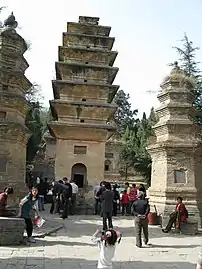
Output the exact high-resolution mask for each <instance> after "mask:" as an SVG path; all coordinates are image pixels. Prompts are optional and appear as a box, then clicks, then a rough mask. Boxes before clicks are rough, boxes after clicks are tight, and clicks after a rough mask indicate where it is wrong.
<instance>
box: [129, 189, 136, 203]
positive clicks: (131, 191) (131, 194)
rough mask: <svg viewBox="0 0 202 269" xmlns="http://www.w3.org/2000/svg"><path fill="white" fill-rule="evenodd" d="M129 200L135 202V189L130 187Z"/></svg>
mask: <svg viewBox="0 0 202 269" xmlns="http://www.w3.org/2000/svg"><path fill="white" fill-rule="evenodd" d="M129 200H130V201H136V200H137V189H136V188H133V187H132V188H131V189H130V193H129Z"/></svg>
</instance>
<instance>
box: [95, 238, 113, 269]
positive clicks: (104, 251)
mask: <svg viewBox="0 0 202 269" xmlns="http://www.w3.org/2000/svg"><path fill="white" fill-rule="evenodd" d="M92 241H93V242H95V243H97V244H98V247H99V249H100V258H99V260H98V265H97V268H98V269H112V259H113V258H114V254H115V249H116V248H115V246H105V241H101V240H100V238H97V237H93V238H92Z"/></svg>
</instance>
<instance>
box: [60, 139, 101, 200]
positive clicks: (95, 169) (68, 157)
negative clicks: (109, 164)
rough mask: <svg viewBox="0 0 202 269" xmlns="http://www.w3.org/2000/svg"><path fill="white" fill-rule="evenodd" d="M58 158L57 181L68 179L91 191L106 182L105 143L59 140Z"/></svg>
mask: <svg viewBox="0 0 202 269" xmlns="http://www.w3.org/2000/svg"><path fill="white" fill-rule="evenodd" d="M56 156H57V157H56V159H55V178H56V180H59V179H61V178H63V177H67V178H69V179H71V180H72V181H73V180H74V181H75V183H76V184H77V185H78V186H79V188H81V189H82V188H85V187H88V188H89V187H90V188H91V190H92V189H93V187H94V186H95V185H98V184H100V182H101V181H103V180H104V160H105V142H95V141H91V142H90V141H80V140H64V139H57V141H56ZM91 195H92V194H91Z"/></svg>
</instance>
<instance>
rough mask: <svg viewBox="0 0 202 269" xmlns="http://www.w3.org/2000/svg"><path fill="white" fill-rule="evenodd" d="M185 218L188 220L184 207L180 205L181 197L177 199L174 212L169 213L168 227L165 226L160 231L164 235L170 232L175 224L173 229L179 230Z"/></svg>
mask: <svg viewBox="0 0 202 269" xmlns="http://www.w3.org/2000/svg"><path fill="white" fill-rule="evenodd" d="M187 218H188V211H187V209H186V207H185V205H184V204H183V203H182V197H178V198H177V205H176V207H175V211H174V212H173V213H171V215H170V219H169V222H168V225H167V226H166V228H165V229H162V231H163V232H164V233H168V232H169V231H170V230H171V228H172V226H173V224H175V228H176V229H177V230H180V225H181V224H182V223H185V222H186V221H187Z"/></svg>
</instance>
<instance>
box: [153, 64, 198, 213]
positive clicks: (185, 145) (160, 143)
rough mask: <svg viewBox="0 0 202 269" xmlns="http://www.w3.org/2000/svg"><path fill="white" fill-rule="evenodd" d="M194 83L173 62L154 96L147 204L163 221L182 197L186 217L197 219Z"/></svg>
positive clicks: (196, 138) (196, 141)
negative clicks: (150, 171) (154, 112)
mask: <svg viewBox="0 0 202 269" xmlns="http://www.w3.org/2000/svg"><path fill="white" fill-rule="evenodd" d="M193 87H194V81H192V80H191V79H190V78H188V77H186V76H185V74H184V73H183V72H182V71H181V70H180V69H179V67H178V65H177V62H176V63H175V68H174V69H173V70H172V71H171V74H170V75H169V76H168V77H166V78H165V80H164V82H163V83H162V85H161V89H162V90H161V92H160V93H159V95H158V100H159V102H160V107H159V108H158V109H157V110H156V113H157V116H158V118H159V121H158V123H157V124H156V125H155V126H154V127H153V129H154V132H155V140H156V141H155V142H153V143H152V144H150V145H149V147H148V151H149V153H150V155H151V157H152V178H151V187H150V189H149V198H150V204H151V205H155V206H156V208H157V211H158V213H160V214H163V216H164V217H165V218H166V216H168V214H170V213H171V212H173V210H174V209H175V205H176V198H177V197H178V196H182V197H183V199H184V202H185V204H186V207H187V209H188V211H189V215H195V216H196V217H197V218H199V209H198V203H197V188H198V187H197V175H196V171H195V152H196V148H197V145H198V142H199V140H198V137H197V136H198V134H197V132H198V131H197V128H196V126H195V124H194V123H193V120H192V118H191V115H193V114H192V113H193V96H192V93H191V90H192V89H193Z"/></svg>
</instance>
